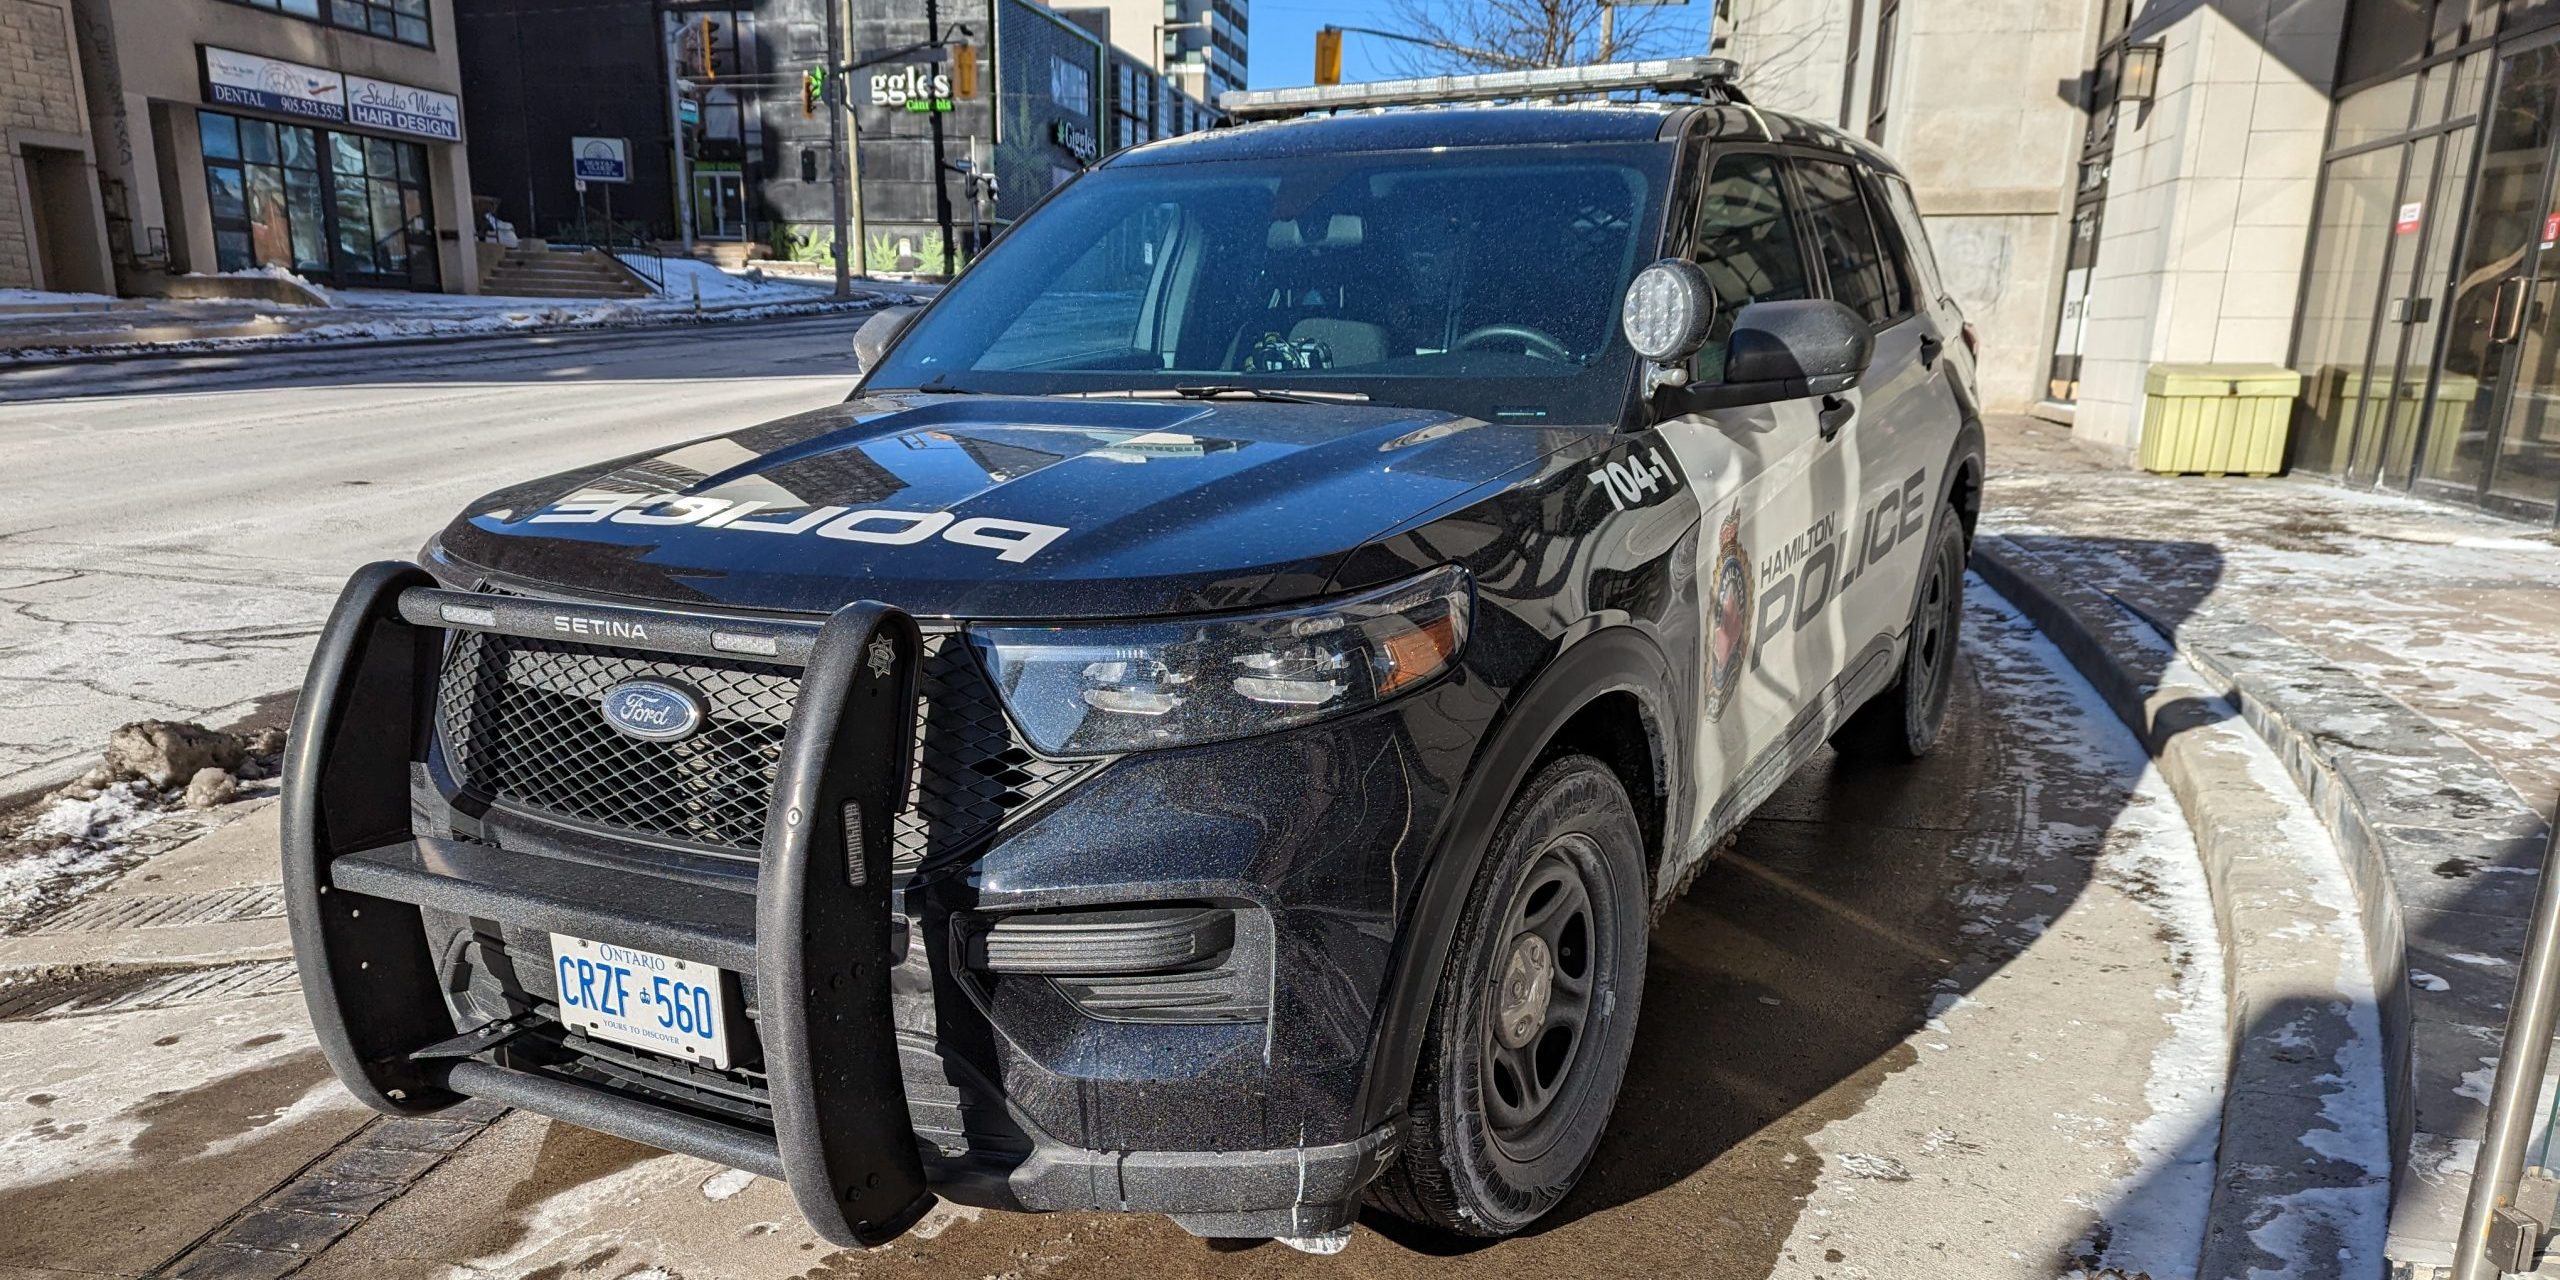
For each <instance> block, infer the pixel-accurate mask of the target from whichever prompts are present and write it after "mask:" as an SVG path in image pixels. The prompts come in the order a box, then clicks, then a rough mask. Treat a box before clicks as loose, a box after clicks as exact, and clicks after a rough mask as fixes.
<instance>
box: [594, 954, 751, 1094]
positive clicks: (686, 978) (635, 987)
mask: <svg viewBox="0 0 2560 1280" xmlns="http://www.w3.org/2000/svg"><path fill="white" fill-rule="evenodd" d="M551 954H552V956H553V957H554V961H555V964H556V967H557V971H556V972H555V974H554V975H553V976H555V977H557V978H558V979H559V981H560V1021H561V1022H562V1023H563V1024H565V1025H567V1026H568V1028H569V1029H570V1030H572V1031H577V1032H580V1033H582V1034H585V1035H590V1036H594V1037H596V1038H597V1039H599V1040H610V1041H613V1042H614V1043H615V1044H624V1045H629V1046H631V1047H632V1048H635V1049H648V1050H651V1051H654V1052H657V1053H663V1054H667V1055H669V1056H671V1057H677V1058H682V1059H684V1060H685V1061H687V1062H692V1063H696V1064H699V1065H702V1066H708V1067H721V1068H725V1067H727V1066H728V1065H729V1017H728V1013H729V1011H728V1002H727V1001H726V999H725V998H724V993H723V991H722V987H723V986H724V985H725V984H724V983H723V982H722V981H721V973H720V970H719V969H718V968H716V967H714V966H712V965H707V964H703V963H701V962H699V961H686V960H678V959H676V958H674V957H673V956H662V955H659V954H658V953H656V952H654V951H641V950H639V949H637V948H633V947H622V946H615V945H614V944H612V943H610V942H589V941H587V940H586V939H584V938H572V937H570V936H569V935H567V934H565V933H555V934H552V935H551Z"/></svg>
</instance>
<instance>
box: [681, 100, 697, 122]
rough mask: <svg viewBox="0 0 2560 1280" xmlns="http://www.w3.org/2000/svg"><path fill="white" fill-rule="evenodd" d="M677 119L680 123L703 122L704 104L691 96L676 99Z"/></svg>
mask: <svg viewBox="0 0 2560 1280" xmlns="http://www.w3.org/2000/svg"><path fill="white" fill-rule="evenodd" d="M676 120H677V122H678V123H680V124H700V123H702V104H701V103H699V102H696V101H694V100H693V99H691V98H678V99H676Z"/></svg>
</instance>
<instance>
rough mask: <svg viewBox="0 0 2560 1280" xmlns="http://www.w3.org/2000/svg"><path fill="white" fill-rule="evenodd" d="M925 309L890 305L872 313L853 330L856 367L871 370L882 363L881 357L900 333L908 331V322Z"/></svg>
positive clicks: (857, 369) (894, 344)
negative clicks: (860, 325)
mask: <svg viewBox="0 0 2560 1280" xmlns="http://www.w3.org/2000/svg"><path fill="white" fill-rule="evenodd" d="M923 310H924V308H922V307H890V308H888V309H886V310H882V311H875V312H873V313H871V318H870V319H868V320H865V321H863V322H862V327H861V328H859V329H856V330H854V331H853V364H854V369H855V370H856V371H857V372H863V373H868V372H870V370H871V367H872V366H873V365H876V364H878V363H880V357H882V356H884V355H887V354H888V353H889V348H891V347H893V346H896V345H897V342H898V335H899V334H902V333H904V332H906V331H907V324H908V322H909V321H912V320H914V319H915V318H916V315H917V314H918V313H919V312H921V311H923Z"/></svg>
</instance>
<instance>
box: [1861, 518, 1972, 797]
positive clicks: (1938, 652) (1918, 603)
mask: <svg viewBox="0 0 2560 1280" xmlns="http://www.w3.org/2000/svg"><path fill="white" fill-rule="evenodd" d="M1963 625H1964V525H1963V522H1962V521H1961V520H1959V519H1958V518H1957V516H1956V509H1955V508H1954V507H1953V506H1940V507H1939V508H1938V516H1937V518H1936V519H1935V520H1933V521H1931V522H1930V524H1929V552H1928V557H1927V558H1926V559H1924V560H1922V561H1921V562H1920V585H1919V589H1918V590H1917V591H1916V592H1915V593H1914V594H1913V597H1912V601H1911V626H1910V631H1909V633H1908V634H1909V640H1908V641H1907V642H1906V643H1905V644H1904V646H1903V651H1902V672H1901V674H1900V675H1899V676H1898V677H1896V678H1895V680H1894V682H1893V687H1892V688H1889V689H1887V690H1885V691H1884V692H1882V693H1879V694H1877V695H1876V696H1875V697H1874V698H1872V699H1870V700H1869V701H1868V703H1867V705H1865V706H1863V707H1860V708H1858V710H1857V711H1856V712H1855V713H1854V714H1852V715H1851V716H1850V717H1849V720H1848V722H1847V723H1845V724H1843V725H1841V726H1840V730H1839V732H1837V733H1834V734H1833V735H1831V745H1832V746H1833V747H1835V748H1837V749H1838V750H1839V751H1840V752H1841V753H1842V754H1843V755H1850V756H1857V757H1861V758H1864V759H1871V760H1888V761H1889V760H1917V759H1919V758H1920V757H1922V756H1925V755H1927V754H1929V749H1930V748H1932V747H1935V746H1936V745H1938V735H1939V733H1940V732H1942V731H1943V730H1944V729H1945V728H1946V726H1947V703H1948V701H1949V700H1950V697H1951V695H1952V694H1953V693H1954V692H1955V684H1956V640H1957V636H1958V635H1959V633H1960V632H1961V630H1962V628H1963Z"/></svg>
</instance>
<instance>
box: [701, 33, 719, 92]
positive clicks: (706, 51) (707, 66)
mask: <svg viewBox="0 0 2560 1280" xmlns="http://www.w3.org/2000/svg"><path fill="white" fill-rule="evenodd" d="M711 29H712V23H711V19H709V18H704V19H703V20H702V78H703V79H705V80H717V79H719V78H720V73H719V72H718V71H716V70H714V69H713V68H712V66H711Z"/></svg>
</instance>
